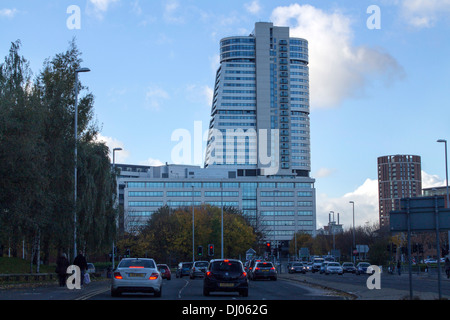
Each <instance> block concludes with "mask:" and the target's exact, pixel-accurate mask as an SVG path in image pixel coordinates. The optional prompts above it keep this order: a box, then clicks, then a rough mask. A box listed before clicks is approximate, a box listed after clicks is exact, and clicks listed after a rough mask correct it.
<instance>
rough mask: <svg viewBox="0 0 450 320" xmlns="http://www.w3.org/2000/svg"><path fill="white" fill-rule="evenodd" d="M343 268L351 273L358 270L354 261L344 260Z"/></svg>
mask: <svg viewBox="0 0 450 320" xmlns="http://www.w3.org/2000/svg"><path fill="white" fill-rule="evenodd" d="M342 270H343V271H344V273H345V272H349V273H355V272H356V267H355V264H354V263H353V262H344V263H343V264H342Z"/></svg>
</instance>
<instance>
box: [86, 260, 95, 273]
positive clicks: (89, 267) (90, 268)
mask: <svg viewBox="0 0 450 320" xmlns="http://www.w3.org/2000/svg"><path fill="white" fill-rule="evenodd" d="M86 273H95V266H94V264H93V263H90V262H88V264H87V270H86Z"/></svg>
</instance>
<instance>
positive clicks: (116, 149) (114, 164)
mask: <svg viewBox="0 0 450 320" xmlns="http://www.w3.org/2000/svg"><path fill="white" fill-rule="evenodd" d="M122 150H123V149H122V148H114V149H113V170H115V169H116V154H115V153H116V151H122ZM116 181H117V178H116ZM111 258H112V269H113V270H114V237H113V242H112V255H111Z"/></svg>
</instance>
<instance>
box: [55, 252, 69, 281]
mask: <svg viewBox="0 0 450 320" xmlns="http://www.w3.org/2000/svg"><path fill="white" fill-rule="evenodd" d="M69 265H70V263H69V260H68V259H67V255H66V254H65V253H63V254H61V255H60V256H59V257H58V259H57V260H56V270H55V271H56V273H57V274H58V279H59V286H60V287H64V286H65V285H66V279H67V268H68V267H69Z"/></svg>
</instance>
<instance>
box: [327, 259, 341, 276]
mask: <svg viewBox="0 0 450 320" xmlns="http://www.w3.org/2000/svg"><path fill="white" fill-rule="evenodd" d="M330 273H336V274H338V275H343V274H344V269H342V267H341V265H340V264H339V262H328V263H327V266H326V267H325V274H326V275H329V274H330Z"/></svg>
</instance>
